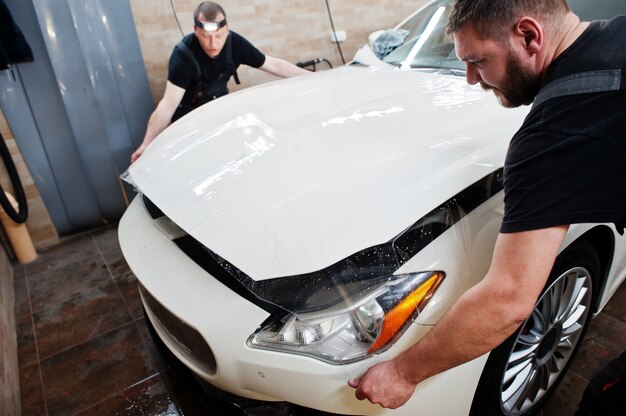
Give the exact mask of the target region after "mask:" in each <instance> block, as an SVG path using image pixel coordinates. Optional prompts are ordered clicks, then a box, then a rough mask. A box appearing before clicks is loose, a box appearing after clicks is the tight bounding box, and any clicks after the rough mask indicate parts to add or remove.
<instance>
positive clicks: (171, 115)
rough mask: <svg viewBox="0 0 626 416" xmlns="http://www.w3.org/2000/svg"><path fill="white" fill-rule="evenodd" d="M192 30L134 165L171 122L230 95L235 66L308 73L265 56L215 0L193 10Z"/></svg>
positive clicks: (177, 51)
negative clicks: (234, 26) (232, 26)
mask: <svg viewBox="0 0 626 416" xmlns="http://www.w3.org/2000/svg"><path fill="white" fill-rule="evenodd" d="M193 17H194V28H193V30H194V33H192V34H189V35H187V36H185V37H184V38H183V39H182V40H181V41H180V43H178V44H177V45H176V47H175V48H174V51H173V52H172V55H171V56H170V62H169V68H168V76H167V84H166V86H165V94H164V95H163V98H162V99H161V101H160V102H159V104H158V105H157V107H156V109H155V110H154V112H153V113H152V115H151V116H150V119H149V120H148V127H147V128H146V134H145V136H144V139H143V142H142V143H141V145H140V146H139V148H137V150H135V152H134V153H133V154H132V155H131V158H130V161H131V163H133V162H134V161H135V160H137V158H138V157H139V156H141V154H142V153H143V152H144V150H145V149H146V147H148V145H149V144H150V143H151V142H152V140H154V138H155V137H156V136H158V135H159V134H160V133H161V132H162V131H163V130H165V128H166V127H167V126H168V125H169V124H170V123H171V122H173V121H176V120H178V119H179V118H180V117H182V116H184V115H185V114H187V113H188V112H190V111H191V110H193V109H194V108H196V107H199V106H200V105H202V104H205V103H207V102H209V101H211V100H213V99H215V98H218V97H221V96H223V95H226V94H228V88H227V85H226V84H227V82H228V80H229V79H230V77H231V76H234V78H235V82H237V84H239V78H238V77H237V67H239V65H241V64H244V65H249V66H251V67H253V68H258V69H261V70H263V71H265V72H268V73H270V74H273V75H277V76H279V77H293V76H298V75H304V74H309V73H310V72H309V71H307V70H305V69H302V68H299V67H297V66H296V65H294V64H291V63H289V62H287V61H285V60H283V59H278V58H273V57H271V56H268V55H264V54H263V53H261V52H260V51H259V50H258V49H257V48H255V47H254V46H253V45H252V44H251V43H250V42H248V41H247V40H246V39H245V38H244V37H242V36H240V35H238V34H237V33H235V32H232V31H229V30H228V23H227V22H226V13H225V12H224V9H223V8H222V7H221V6H220V5H219V4H217V3H213V2H210V1H205V2H203V3H200V5H198V7H197V8H196V10H195V11H194V14H193Z"/></svg>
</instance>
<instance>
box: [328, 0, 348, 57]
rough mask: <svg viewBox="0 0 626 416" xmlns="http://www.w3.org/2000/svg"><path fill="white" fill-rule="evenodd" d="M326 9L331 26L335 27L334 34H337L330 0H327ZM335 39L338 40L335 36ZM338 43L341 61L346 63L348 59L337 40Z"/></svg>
mask: <svg viewBox="0 0 626 416" xmlns="http://www.w3.org/2000/svg"><path fill="white" fill-rule="evenodd" d="M326 10H328V18H329V19H330V27H331V28H332V29H333V34H334V36H335V34H336V33H337V31H336V30H335V24H334V23H333V15H332V13H331V12H330V5H329V4H328V0H326ZM335 40H337V39H336V38H335ZM335 43H336V44H337V49H339V56H341V62H343V64H344V65H345V64H346V60H345V59H343V53H342V52H341V46H339V42H335Z"/></svg>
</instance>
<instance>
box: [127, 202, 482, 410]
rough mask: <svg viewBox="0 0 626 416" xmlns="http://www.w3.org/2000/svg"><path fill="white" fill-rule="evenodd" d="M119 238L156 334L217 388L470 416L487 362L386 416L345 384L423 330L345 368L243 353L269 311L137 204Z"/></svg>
mask: <svg viewBox="0 0 626 416" xmlns="http://www.w3.org/2000/svg"><path fill="white" fill-rule="evenodd" d="M119 239H120V246H121V248H122V251H123V253H124V256H125V258H126V260H127V262H128V264H129V266H130V267H131V269H132V270H133V272H134V273H135V275H136V276H137V278H138V280H139V281H140V282H141V286H142V288H143V289H142V290H144V291H145V292H147V293H148V294H149V295H147V294H144V295H143V301H144V306H145V307H146V312H147V315H148V318H149V319H150V321H151V322H152V324H153V325H154V327H155V330H156V332H157V334H158V335H159V337H160V338H161V339H162V340H163V342H164V343H165V345H166V346H167V347H168V349H170V350H171V351H172V353H173V354H174V355H176V357H177V358H178V359H179V360H180V361H182V362H183V363H184V364H185V365H186V366H187V367H188V368H190V369H191V370H192V371H193V372H194V373H195V374H196V375H198V376H199V377H200V378H202V379H203V380H205V381H207V382H208V383H210V384H212V385H214V386H216V387H217V388H219V389H222V390H224V391H226V392H228V393H231V394H234V395H237V396H242V397H246V398H250V399H255V400H266V401H287V402H291V403H296V404H298V405H302V406H305V407H309V408H314V409H319V410H323V411H326V412H331V413H340V414H346V415H387V414H389V415H407V416H408V415H421V414H423V415H432V414H437V415H455V416H457V415H463V414H467V413H468V412H469V408H470V406H471V401H472V398H473V394H474V390H475V386H476V385H477V383H478V378H479V377H480V373H481V371H482V367H483V366H484V363H485V361H486V356H484V357H481V358H479V359H476V360H474V361H471V362H469V363H466V364H464V365H462V366H459V367H456V368H454V369H451V370H449V371H446V372H444V373H442V374H440V375H437V376H435V377H432V378H430V379H429V380H426V381H425V382H423V383H421V384H420V385H419V386H418V387H417V389H416V391H415V394H414V395H413V397H412V398H411V400H409V402H407V404H406V405H404V406H403V407H401V408H400V409H396V410H393V411H390V410H386V409H382V408H380V407H379V406H374V405H371V404H370V403H369V402H360V401H358V400H356V399H355V397H354V390H353V389H352V388H350V387H349V386H348V385H347V380H349V379H351V378H354V377H356V376H359V375H360V374H362V373H363V372H364V371H365V370H366V369H367V368H369V367H370V366H371V365H373V364H375V363H376V362H379V361H383V360H385V359H389V358H391V357H393V355H395V354H397V353H398V352H399V351H401V350H402V348H406V347H407V346H408V345H410V344H411V342H412V341H411V340H415V339H419V338H421V337H422V336H423V335H424V334H425V333H426V332H428V329H429V327H427V326H421V325H413V326H412V328H411V329H409V331H407V332H406V333H405V335H404V336H403V337H402V339H401V340H400V341H399V342H398V343H397V344H396V345H395V346H393V347H392V348H390V349H389V350H387V351H386V352H385V353H383V354H381V355H379V356H377V357H373V358H371V359H368V360H364V361H361V362H357V363H352V364H348V365H331V364H328V363H324V362H321V361H318V360H315V359H313V358H310V357H305V356H301V355H294V354H287V353H278V352H274V351H267V350H260V349H253V348H249V347H248V346H247V345H246V340H247V339H248V337H249V336H250V334H252V333H253V332H254V331H255V330H256V329H257V327H258V326H259V325H260V324H261V323H262V322H263V321H264V320H265V319H266V318H267V317H268V313H267V312H266V311H264V310H263V309H261V308H259V307H258V306H256V305H254V304H253V303H251V302H249V301H247V300H245V299H243V298H242V297H241V296H239V295H238V294H236V293H235V292H233V291H232V290H231V289H229V288H227V287H226V286H225V285H223V284H222V283H220V282H219V281H217V280H216V279H214V278H213V277H212V276H211V275H209V274H208V273H207V272H206V271H205V270H204V269H202V268H201V267H199V266H198V265H197V264H196V263H195V262H193V261H192V260H191V259H190V258H189V257H187V256H186V255H185V254H184V253H183V252H182V251H181V250H179V248H178V247H177V246H176V244H175V243H174V242H172V241H171V240H170V239H168V238H167V237H166V236H165V235H164V234H162V233H161V232H160V231H159V230H158V229H157V228H156V227H154V225H153V220H152V219H151V217H150V216H149V215H148V214H147V213H146V211H145V209H144V207H143V205H142V203H141V200H140V198H135V200H134V201H133V202H132V204H131V205H130V207H129V208H128V210H127V211H126V213H125V214H124V216H123V218H122V220H121V221H120V225H119ZM148 296H149V297H150V298H152V299H151V300H148ZM155 302H156V304H155ZM155 305H158V306H155ZM155 308H156V309H159V308H163V309H164V310H165V311H166V312H165V314H171V316H173V317H174V318H175V319H178V320H180V322H181V323H182V325H183V326H187V327H188V328H189V330H191V331H195V332H197V334H199V336H201V337H202V338H203V339H204V341H206V348H208V349H207V350H202V349H200V350H199V351H205V353H206V354H207V355H209V356H208V357H206V356H205V357H203V354H202V353H201V352H200V353H196V354H195V355H194V354H193V353H190V351H191V350H193V349H194V348H193V347H190V346H189V345H184V344H185V342H182V343H181V342H180V339H179V338H181V337H183V336H181V335H179V334H176V333H175V332H176V330H173V329H171V328H169V329H168V328H167V325H165V324H164V323H161V322H160V320H159V319H157V315H162V314H163V311H161V312H157V311H156V310H155ZM161 320H163V318H161ZM194 336H197V335H194ZM177 340H178V341H177ZM181 344H183V345H181ZM211 356H212V357H211Z"/></svg>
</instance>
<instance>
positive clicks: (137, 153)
mask: <svg viewBox="0 0 626 416" xmlns="http://www.w3.org/2000/svg"><path fill="white" fill-rule="evenodd" d="M144 149H145V147H144V146H143V145H141V146H139V147H138V148H137V150H135V151H134V152H133V154H132V155H130V163H131V164H132V163H135V160H137V159H139V156H141V155H142V154H143V151H144Z"/></svg>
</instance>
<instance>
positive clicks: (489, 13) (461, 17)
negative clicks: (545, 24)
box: [446, 0, 569, 39]
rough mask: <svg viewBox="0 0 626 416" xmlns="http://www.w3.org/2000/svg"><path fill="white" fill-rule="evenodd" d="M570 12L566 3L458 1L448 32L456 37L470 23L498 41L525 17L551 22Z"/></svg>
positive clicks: (542, 0) (558, 0)
mask: <svg viewBox="0 0 626 416" xmlns="http://www.w3.org/2000/svg"><path fill="white" fill-rule="evenodd" d="M567 11H569V7H568V5H567V1H566V0H455V1H454V4H453V5H452V10H451V11H450V17H449V19H448V27H447V29H446V31H447V33H448V34H452V33H455V32H457V31H459V30H460V29H461V27H462V26H464V25H465V24H466V23H472V24H474V25H475V26H476V29H477V32H478V33H479V34H480V35H482V36H489V37H493V38H496V39H498V38H502V37H503V36H505V35H506V34H507V33H508V30H509V29H511V28H512V27H513V25H514V24H515V21H516V19H517V18H519V17H521V16H524V15H530V16H537V17H545V18H547V19H548V20H549V19H551V18H552V17H555V16H559V15H562V14H564V13H566V12H567Z"/></svg>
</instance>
